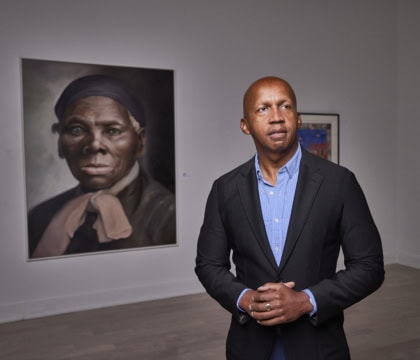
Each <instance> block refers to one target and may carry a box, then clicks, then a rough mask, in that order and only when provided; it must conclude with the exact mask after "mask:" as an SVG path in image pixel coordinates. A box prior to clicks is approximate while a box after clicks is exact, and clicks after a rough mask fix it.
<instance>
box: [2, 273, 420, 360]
mask: <svg viewBox="0 0 420 360" xmlns="http://www.w3.org/2000/svg"><path fill="white" fill-rule="evenodd" d="M419 285H420V270H417V269H412V268H409V267H405V266H401V265H389V266H387V268H386V280H385V283H384V285H383V286H382V287H381V289H380V290H379V291H377V292H376V293H375V294H373V295H371V296H370V297H369V298H367V299H365V300H363V301H362V302H360V303H359V304H357V305H355V306H353V307H352V308H350V309H348V310H346V331H347V335H348V341H349V344H350V348H351V352H352V359H353V360H376V359H386V360H392V359H395V360H397V359H398V360H403V359H410V360H414V359H420V286H419ZM228 324H229V314H228V313H227V312H226V311H224V310H223V309H222V308H220V307H219V306H218V305H217V304H216V303H215V302H214V301H213V300H212V299H210V298H209V297H208V296H207V295H206V294H198V295H192V296H182V297H176V298H171V299H165V300H159V301H149V302H144V303H137V304H132V305H124V306H116V307H110V308H105V309H99V310H90V311H83V312H78V313H72V314H65V315H59V316H51V317H45V318H40V319H32V320H25V321H20V322H15V323H8V324H1V325H0V360H64V359H74V360H99V359H100V360H117V359H118V360H134V359H135V360H139V359H147V360H154V359H156V360H157V359H159V360H163V359H175V360H176V359H179V360H181V359H182V360H218V359H224V342H225V336H226V331H227V328H228ZM256 360H258V359H256ZM293 360H297V359H293Z"/></svg>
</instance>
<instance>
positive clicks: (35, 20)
mask: <svg viewBox="0 0 420 360" xmlns="http://www.w3.org/2000/svg"><path fill="white" fill-rule="evenodd" d="M415 12H417V15H418V14H419V5H418V4H416V1H415V0H412V1H410V0H400V1H397V0H370V1H365V0H353V1H346V0H318V1H312V0H300V1H296V0H272V1H268V0H258V1H257V0H227V1H225V0H214V1H211V2H204V1H196V0H180V1H170V0H166V1H163V0H150V1H140V0H119V1H116V0H115V1H106V0H73V1H57V0H36V1H33V0H27V1H23V0H1V1H0V79H1V81H0V109H1V111H0V123H1V129H2V131H0V165H1V169H2V170H1V172H0V183H1V187H0V241H1V244H2V251H1V252H0V289H1V291H0V322H5V321H12V320H17V319H22V318H29V317H37V316H43V315H49V314H55V313H62V312H67V311H74V310H81V309H89V308H97V307H102V306H108V305H114V304H123V303H130V302H136V301H143V300H150V299H156V298H162V297H169V296H175V295H181V294H189V293H197V292H201V291H203V289H202V287H201V285H200V284H199V283H198V281H197V280H196V277H195V274H194V271H193V268H194V258H195V245H196V239H197V235H198V232H199V228H200V225H201V221H202V217H203V211H204V205H205V200H206V197H207V194H208V192H209V190H210V186H211V183H212V181H213V180H214V179H215V178H216V177H217V176H219V175H221V174H222V173H224V172H225V171H227V170H230V169H231V168H232V167H234V166H236V165H238V164H239V163H241V162H243V161H245V160H247V159H249V158H250V157H251V156H252V155H253V153H254V148H253V144H252V142H251V139H250V138H248V137H246V136H245V135H243V134H242V133H241V132H240V130H239V119H240V117H241V108H242V104H241V101H242V99H241V98H242V94H243V92H244V91H245V89H246V87H247V86H248V85H249V84H250V83H251V82H252V81H254V80H256V79H257V78H259V77H262V76H265V75H277V76H282V77H285V78H286V79H288V80H289V81H290V82H291V84H292V85H293V86H294V88H295V90H296V93H297V96H298V107H299V110H300V111H302V112H315V113H316V112H319V113H329V112H331V113H339V114H340V163H341V164H343V165H344V166H347V167H350V168H351V169H352V170H353V171H354V172H355V174H356V176H357V178H358V179H359V182H360V183H361V185H362V187H363V189H364V190H365V194H366V197H367V199H368V201H369V203H370V206H371V210H372V213H373V216H374V218H375V220H376V222H377V225H378V228H379V230H380V232H381V235H382V238H383V246H384V252H385V259H386V262H387V263H391V262H395V261H397V260H398V261H401V262H404V260H407V261H408V260H409V262H410V264H411V265H414V266H419V267H420V245H418V241H417V239H416V238H415V237H416V236H417V232H416V231H415V230H416V222H418V219H417V218H418V214H419V212H420V206H419V192H418V190H417V183H418V178H419V161H418V159H417V157H416V152H415V150H416V149H415V147H417V146H416V145H417V144H416V140H417V134H418V133H419V121H418V117H419V109H418V106H417V104H416V100H417V97H416V94H418V92H419V90H418V88H417V86H415V85H417V84H418V81H417V82H415V83H414V82H413V81H414V79H417V80H418V79H419V70H418V69H417V68H416V66H417V65H416V64H418V61H415V60H413V59H411V57H412V55H413V53H412V52H413V51H415V53H414V55H417V60H419V59H418V58H419V52H418V45H417V39H416V36H415V34H418V32H419V27H420V25H418V22H417V21H416V18H418V16H417V17H416V14H415ZM405 17H407V18H408V19H409V20H410V21H409V22H408V23H407V24H406V23H405V22H404V19H405ZM402 18H404V19H402ZM401 38H404V39H401ZM401 40H402V41H401ZM413 46H414V47H416V48H417V49H416V50H413V49H412V47H413ZM400 53H401V55H403V56H400ZM20 58H35V59H46V60H60V61H69V62H82V63H92V64H105V65H122V66H131V67H149V68H161V69H173V70H174V71H175V113H176V119H175V123H176V129H175V130H176V180H177V194H176V195H177V226H178V229H177V236H178V246H176V247H166V248H159V249H156V248H155V249H143V250H132V251H126V252H118V253H102V254H97V255H85V256H76V257H66V258H59V259H49V260H42V261H31V262H28V261H27V258H26V206H25V181H24V175H25V174H24V155H23V135H22V133H23V131H22V95H21V73H20ZM413 72H414V73H415V74H414V77H413V75H412V74H413ZM416 116H417V118H416ZM416 121H417V123H416ZM416 130H417V131H416ZM407 133H408V134H407ZM407 139H408V140H409V141H406V140H407ZM413 168H414V172H413ZM403 255H404V256H403Z"/></svg>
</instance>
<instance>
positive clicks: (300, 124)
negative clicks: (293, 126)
mask: <svg viewBox="0 0 420 360" xmlns="http://www.w3.org/2000/svg"><path fill="white" fill-rule="evenodd" d="M297 115H298V119H297V120H298V129H300V128H301V127H302V117H301V116H300V113H298V114H297Z"/></svg>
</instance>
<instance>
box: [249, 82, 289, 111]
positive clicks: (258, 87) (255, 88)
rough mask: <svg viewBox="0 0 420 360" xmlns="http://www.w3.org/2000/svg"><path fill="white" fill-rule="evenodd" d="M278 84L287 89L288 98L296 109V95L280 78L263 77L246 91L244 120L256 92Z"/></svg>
mask: <svg viewBox="0 0 420 360" xmlns="http://www.w3.org/2000/svg"><path fill="white" fill-rule="evenodd" d="M278 84H280V85H282V86H283V87H285V88H286V89H287V91H288V93H289V95H290V98H291V99H292V101H293V103H294V105H295V108H296V106H297V103H296V95H295V92H294V90H293V88H292V87H291V85H290V84H289V83H288V82H287V81H286V80H284V79H282V78H279V77H275V76H266V77H263V78H261V79H258V80H256V81H254V82H253V83H252V84H251V85H250V86H249V87H248V89H247V90H246V92H245V94H244V98H243V116H244V117H245V118H246V117H247V116H248V111H249V109H250V106H251V104H253V102H254V100H255V98H256V96H257V94H258V92H259V91H260V90H261V89H263V88H265V87H270V86H273V85H278Z"/></svg>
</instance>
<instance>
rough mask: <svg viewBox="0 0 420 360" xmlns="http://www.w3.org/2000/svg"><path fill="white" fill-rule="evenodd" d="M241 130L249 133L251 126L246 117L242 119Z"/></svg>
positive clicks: (246, 133)
mask: <svg viewBox="0 0 420 360" xmlns="http://www.w3.org/2000/svg"><path fill="white" fill-rule="evenodd" d="M240 127H241V130H242V132H243V133H244V134H245V135H249V134H250V132H249V128H248V121H247V120H246V119H245V118H242V119H241V124H240Z"/></svg>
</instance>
